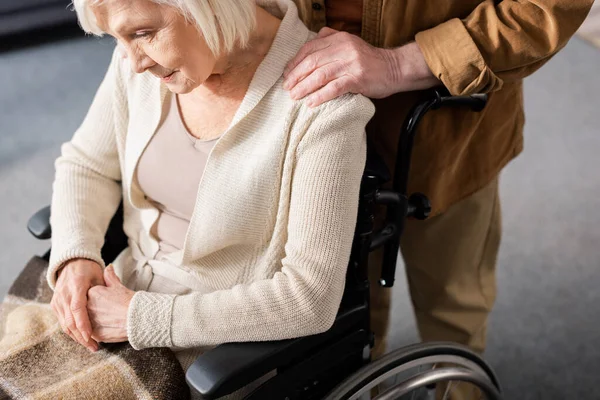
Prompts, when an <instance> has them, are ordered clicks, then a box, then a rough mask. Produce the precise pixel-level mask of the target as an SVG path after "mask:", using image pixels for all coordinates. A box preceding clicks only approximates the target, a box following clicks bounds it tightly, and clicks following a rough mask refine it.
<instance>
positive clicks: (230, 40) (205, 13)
mask: <svg viewBox="0 0 600 400" xmlns="http://www.w3.org/2000/svg"><path fill="white" fill-rule="evenodd" d="M147 1H151V2H153V3H156V4H163V5H166V6H170V7H173V8H175V9H176V10H178V11H179V12H180V13H181V14H182V15H183V16H184V17H185V18H186V19H187V20H188V21H190V22H191V23H195V24H196V26H197V27H198V30H199V31H200V32H202V35H203V36H204V40H206V44H207V45H208V47H209V49H210V50H211V51H212V52H213V54H215V55H218V54H219V53H220V51H221V50H224V51H225V52H231V51H232V50H233V48H234V46H235V45H236V43H237V44H239V45H240V46H242V47H244V46H246V45H247V44H248V41H249V39H250V34H251V32H252V30H253V29H254V27H255V25H256V15H255V4H256V3H255V0H147ZM101 2H102V0H73V8H74V9H75V12H76V13H77V18H78V20H79V25H80V26H81V28H82V29H83V30H84V31H85V32H87V33H91V34H94V35H96V36H102V35H104V32H103V31H102V30H101V29H100V27H99V26H98V23H97V21H96V17H95V16H94V13H93V12H92V10H91V9H90V6H91V5H94V4H99V3H101Z"/></svg>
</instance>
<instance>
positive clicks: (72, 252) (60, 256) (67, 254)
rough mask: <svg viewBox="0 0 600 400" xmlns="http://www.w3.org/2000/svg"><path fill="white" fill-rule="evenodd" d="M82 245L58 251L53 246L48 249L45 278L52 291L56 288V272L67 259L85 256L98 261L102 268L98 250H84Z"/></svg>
mask: <svg viewBox="0 0 600 400" xmlns="http://www.w3.org/2000/svg"><path fill="white" fill-rule="evenodd" d="M82 247H83V246H82ZM82 247H74V248H70V249H67V250H62V251H60V250H58V249H55V248H54V246H53V248H52V249H51V250H50V263H49V265H48V271H47V272H46V280H47V282H48V286H50V289H52V291H54V289H55V288H56V273H57V272H58V271H59V270H60V269H61V268H62V267H63V266H64V265H65V263H67V262H68V261H71V260H74V259H76V258H85V259H88V260H91V261H94V262H96V263H98V264H99V265H100V266H101V267H102V269H104V267H105V265H104V260H103V259H102V256H101V254H100V252H95V251H89V250H84V249H83V248H82Z"/></svg>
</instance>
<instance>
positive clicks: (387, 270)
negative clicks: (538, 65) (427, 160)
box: [371, 88, 488, 287]
mask: <svg viewBox="0 0 600 400" xmlns="http://www.w3.org/2000/svg"><path fill="white" fill-rule="evenodd" d="M487 100H488V96H487V94H474V95H471V96H452V95H450V93H449V92H448V90H447V89H446V88H437V89H435V90H432V91H431V92H430V93H429V95H428V96H427V97H426V98H425V99H424V100H423V101H422V102H420V103H418V104H416V105H415V106H414V107H413V108H412V110H411V111H410V113H409V114H408V116H407V117H406V119H405V121H404V124H403V125H402V131H401V133H400V139H399V141H398V151H397V153H396V165H395V174H394V182H393V192H389V191H380V192H379V193H378V199H377V202H378V203H379V204H385V205H387V216H386V224H385V227H384V229H383V230H382V231H380V232H378V233H377V234H375V235H374V237H373V241H372V245H371V249H372V250H374V249H376V248H378V247H380V246H382V245H383V246H384V255H383V266H382V271H381V279H380V281H379V283H380V285H381V286H383V287H392V286H393V285H394V280H395V275H396V263H397V261H398V251H399V250H400V237H401V236H402V233H403V231H404V221H405V219H406V218H407V217H414V218H416V219H420V220H424V219H427V218H428V217H429V214H430V213H431V204H430V202H429V199H428V198H427V197H426V196H425V195H423V194H420V193H415V194H413V195H411V196H410V197H409V196H408V194H407V191H408V176H409V171H410V163H411V156H412V149H413V143H414V139H415V136H416V133H417V127H418V125H419V122H420V121H421V120H422V118H423V117H424V116H425V114H427V112H429V111H430V110H437V109H440V108H442V107H469V108H470V109H471V110H472V111H474V112H480V111H482V110H483V109H484V108H485V106H486V104H487ZM392 193H393V194H394V195H392Z"/></svg>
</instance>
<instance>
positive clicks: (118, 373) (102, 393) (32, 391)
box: [0, 257, 190, 400]
mask: <svg viewBox="0 0 600 400" xmlns="http://www.w3.org/2000/svg"><path fill="white" fill-rule="evenodd" d="M47 267H48V264H47V262H46V261H45V260H43V259H41V258H38V257H34V258H33V259H31V261H29V263H28V264H27V266H26V267H25V269H24V270H23V272H21V274H20V275H19V277H18V278H17V280H16V281H15V282H14V283H13V285H12V287H11V288H10V290H9V293H8V295H7V296H6V297H5V299H4V302H3V303H2V304H1V305H0V400H3V399H33V398H35V399H119V400H127V399H189V398H190V393H189V388H188V386H187V384H186V382H185V374H184V372H183V369H182V368H181V365H180V364H179V362H178V361H177V359H176V358H175V355H174V354H173V352H172V351H171V350H169V349H165V348H154V349H146V350H141V351H136V350H134V349H133V348H132V347H131V346H130V345H129V343H116V344H101V345H100V348H99V350H98V351H97V352H96V353H91V352H90V351H89V350H87V349H86V348H84V347H83V346H81V345H80V344H78V343H76V342H74V341H73V340H72V339H71V338H70V337H69V336H68V335H66V334H65V333H63V331H62V329H61V327H60V325H59V323H58V320H57V319H56V317H55V316H54V313H53V311H52V309H51V307H50V300H51V299H52V291H51V290H50V288H49V287H48V285H47V283H46V279H45V276H46V269H47Z"/></svg>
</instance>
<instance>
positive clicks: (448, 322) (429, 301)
mask: <svg viewBox="0 0 600 400" xmlns="http://www.w3.org/2000/svg"><path fill="white" fill-rule="evenodd" d="M501 230H502V228H501V213H500V203H499V197H498V178H496V179H494V180H493V181H492V182H491V183H489V184H488V185H487V186H486V187H484V188H483V189H481V190H479V191H478V192H476V193H475V194H473V195H471V196H470V197H468V198H466V199H464V200H462V201H460V202H459V203H457V204H455V205H453V206H452V207H450V208H449V209H448V210H447V211H446V212H445V213H443V214H442V215H439V216H436V217H433V218H431V219H430V220H426V221H412V220H411V221H407V224H406V228H405V231H404V234H403V236H402V241H401V247H402V254H403V257H404V261H405V264H406V274H407V279H408V284H409V289H410V294H411V298H412V302H413V306H414V309H415V317H416V320H417V326H418V329H419V333H420V335H421V339H422V340H423V341H438V340H441V341H453V342H458V343H462V344H465V345H467V346H469V347H471V348H472V349H473V350H475V351H477V352H479V353H481V352H483V350H484V349H485V343H486V330H487V322H488V315H489V313H490V311H491V310H492V306H493V304H494V300H495V298H496V273H495V270H496V259H497V255H498V249H499V246H500V236H501ZM453 392H454V390H453ZM451 398H452V399H470V398H471V396H452V397H451Z"/></svg>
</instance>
